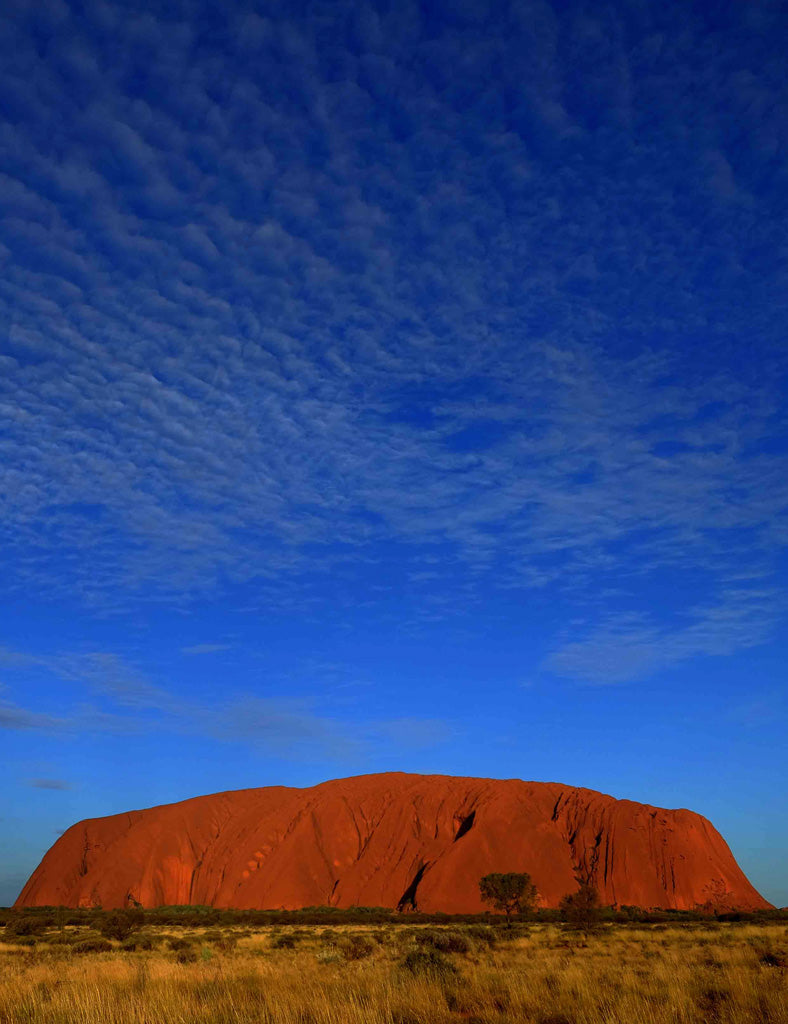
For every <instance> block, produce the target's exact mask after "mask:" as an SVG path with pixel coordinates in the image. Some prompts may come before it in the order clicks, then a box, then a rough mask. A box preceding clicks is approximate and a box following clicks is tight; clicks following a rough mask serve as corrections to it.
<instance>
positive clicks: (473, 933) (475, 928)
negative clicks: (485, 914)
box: [466, 924, 498, 948]
mask: <svg viewBox="0 0 788 1024" xmlns="http://www.w3.org/2000/svg"><path fill="white" fill-rule="evenodd" d="M466 934H467V935H468V937H469V938H470V939H472V940H473V941H474V942H476V943H478V944H479V945H480V946H490V948H492V947H493V946H495V945H496V943H497V942H498V936H497V935H496V934H495V929H494V928H491V927H490V926H489V925H488V924H470V925H468V927H467V928H466Z"/></svg>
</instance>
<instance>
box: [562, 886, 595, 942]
mask: <svg viewBox="0 0 788 1024" xmlns="http://www.w3.org/2000/svg"><path fill="white" fill-rule="evenodd" d="M558 909H559V910H560V912H561V917H562V918H563V919H564V921H566V922H567V923H568V924H572V925H574V926H575V927H576V928H580V929H581V930H582V931H584V932H589V931H591V930H592V929H593V928H594V926H595V925H596V923H597V921H598V920H599V893H598V892H597V891H596V889H595V888H594V886H593V885H591V883H590V882H580V883H579V886H578V889H577V892H570V893H567V894H566V896H564V897H562V899H561V902H560V903H559V904H558Z"/></svg>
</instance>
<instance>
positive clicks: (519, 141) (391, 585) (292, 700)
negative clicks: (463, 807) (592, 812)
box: [0, 0, 788, 904]
mask: <svg viewBox="0 0 788 1024" xmlns="http://www.w3.org/2000/svg"><path fill="white" fill-rule="evenodd" d="M0 19H2V24H1V25H0V212H1V215H2V220H1V227H0V537H1V538H2V552H3V561H2V574H1V575H0V598H1V599H2V602H3V605H2V607H3V616H2V620H1V627H0V645H1V646H0V729H2V734H0V741H1V742H2V749H3V761H4V765H5V776H6V777H5V786H4V795H3V805H4V806H3V809H2V810H0V819H1V820H0V876H2V877H0V903H3V902H6V903H7V902H9V901H11V900H13V899H14V897H15V896H16V893H17V892H18V889H19V888H20V887H21V884H22V882H23V881H24V879H25V877H26V876H27V874H28V873H29V872H30V870H32V868H33V867H34V866H35V864H36V863H37V861H38V859H39V858H40V856H41V855H42V853H43V852H44V850H45V849H46V848H47V847H48V846H49V845H50V843H51V842H53V841H54V839H55V837H56V834H57V832H58V831H60V830H62V829H63V828H64V827H66V826H68V825H69V824H71V823H72V822H73V821H74V820H76V819H77V818H81V817H87V816H96V815H99V814H108V813H113V812H117V811H122V810H127V809H129V808H130V807H139V806H146V805H150V804H152V803H157V802H164V801H169V800H174V799H181V798H184V797H187V796H192V795H196V794H197V793H201V792H211V791H216V790H220V789H228V788H240V787H247V786H253V785H265V784H280V783H284V784H292V785H308V784H312V783H314V782H317V781H321V780H322V779H325V778H329V777H332V776H337V775H348V774H356V773H359V772H368V771H380V770H389V769H403V770H411V771H429V772H441V773H447V774H467V775H482V776H507V777H508V776H517V777H521V778H527V779H545V780H555V781H562V782H567V783H570V784H575V785H583V786H588V787H591V788H596V789H602V790H604V791H606V792H611V793H613V794H614V795H616V796H622V797H629V798H632V799H639V800H644V801H647V802H651V803H655V804H661V805H667V806H689V807H692V808H693V809H695V810H698V811H700V812H701V813H704V814H706V815H707V816H709V817H710V818H711V819H712V820H713V821H714V823H715V824H716V825H717V826H718V827H719V828H720V830H721V831H722V832H723V834H724V835H725V837H726V838H727V839H728V841H729V842H730V844H731V846H732V848H733V851H734V854H735V855H736V856H737V857H738V859H739V861H740V863H741V864H742V866H743V867H744V868H745V870H746V871H747V872H748V874H749V875H750V877H751V878H752V880H753V881H754V883H755V884H756V885H757V886H758V887H760V888H761V890H762V891H763V892H764V894H765V895H766V896H767V898H770V899H771V900H773V901H775V902H778V903H780V904H785V903H788V878H787V877H786V872H785V863H786V860H788V820H787V817H786V815H787V813H788V804H787V803H786V785H785V784H786V781H788V779H787V778H786V775H787V773H786V767H787V766H786V756H785V749H784V748H785V740H784V737H785V732H786V726H787V725H788V706H787V705H786V686H785V664H786V656H787V655H788V644H786V641H785V639H784V638H785V635H786V623H787V621H788V616H787V615H786V612H787V611H788V563H787V562H786V547H787V546H788V459H786V452H787V451H788V407H787V405H786V382H787V381H788V345H787V344H786V313H788V308H787V307H788V303H787V302H786V295H788V274H787V273H786V269H787V266H788V249H786V242H785V239H786V228H787V227H788V218H787V214H788V210H787V209H786V207H787V206H788V70H786V63H785V50H786V45H788V9H786V7H785V5H784V4H780V3H778V2H762V0H755V2H753V3H749V4H735V3H731V4H718V3H714V4H708V5H705V4H700V3H692V2H685V0H682V2H680V3H679V2H670V0H668V2H663V0H660V2H656V0H655V2H649V0H645V2H643V3H634V2H632V3H629V2H627V3H620V4H615V5H609V6H604V5H599V4H584V3H579V2H578V3H568V4H554V5H550V4H548V3H542V2H538V0H525V2H511V3H506V2H502V0H498V2H495V3H489V4H485V3H479V2H475V0H462V2H457V0H452V2H451V3H448V2H447V3H445V4H442V3H430V4H421V5H420V4H418V3H411V2H408V0H400V2H397V3H391V4H389V3H378V4H375V3H368V2H364V3H359V2H347V3H343V2H333V0H324V2H314V3H300V2H295V3H289V4H287V5H281V4H265V3H229V4H224V5H218V4H212V3H210V4H209V3H201V2H199V0H188V2H187V0H183V2H178V0H175V2H172V3H169V4H166V5H161V4H159V5H146V4H143V3H140V2H135V3H122V2H95V0H84V2H81V3H79V2H76V0H75V2H73V3H68V2H66V0H35V2H33V0H24V2H23V0H7V2H6V3H5V4H4V6H3V12H2V14H1V15H0Z"/></svg>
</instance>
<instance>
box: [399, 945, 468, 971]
mask: <svg viewBox="0 0 788 1024" xmlns="http://www.w3.org/2000/svg"><path fill="white" fill-rule="evenodd" d="M401 966H402V967H403V968H404V970H406V971H410V973H411V974H424V975H428V976H430V977H433V978H448V977H451V976H452V975H454V974H456V973H457V968H456V967H455V966H454V964H453V963H452V962H451V961H450V960H447V959H446V957H445V956H444V955H443V953H439V952H438V951H437V950H435V949H412V950H411V951H410V953H408V954H407V955H406V956H405V958H404V959H403V960H402V963H401Z"/></svg>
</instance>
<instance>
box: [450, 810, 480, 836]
mask: <svg viewBox="0 0 788 1024" xmlns="http://www.w3.org/2000/svg"><path fill="white" fill-rule="evenodd" d="M475 820H476V811H471V813H470V814H466V815H465V817H464V818H463V819H462V821H461V822H460V827H459V828H458V829H457V833H456V835H455V836H454V842H455V843H456V842H457V840H458V839H462V837H463V836H464V835H467V833H468V832H470V830H471V829H472V828H473V823H474V821H475Z"/></svg>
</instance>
